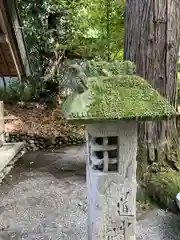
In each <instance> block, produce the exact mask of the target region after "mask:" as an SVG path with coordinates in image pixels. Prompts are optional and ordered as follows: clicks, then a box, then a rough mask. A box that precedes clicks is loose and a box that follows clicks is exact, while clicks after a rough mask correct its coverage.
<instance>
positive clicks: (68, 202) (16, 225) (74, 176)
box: [0, 147, 180, 240]
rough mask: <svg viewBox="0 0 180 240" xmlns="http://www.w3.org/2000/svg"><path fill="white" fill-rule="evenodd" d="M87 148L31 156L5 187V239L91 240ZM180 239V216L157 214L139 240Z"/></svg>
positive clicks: (1, 209)
mask: <svg viewBox="0 0 180 240" xmlns="http://www.w3.org/2000/svg"><path fill="white" fill-rule="evenodd" d="M86 194H87V193H86V183H85V159H84V148H83V147H71V148H65V149H61V150H59V152H58V151H56V152H52V153H45V152H34V153H28V154H26V155H25V156H24V157H23V159H22V160H21V161H20V162H19V163H18V165H17V166H16V167H15V168H14V169H13V171H12V172H11V174H10V175H9V176H8V177H7V178H6V179H5V182H4V184H3V185H2V186H0V228H4V233H6V234H7V233H8V235H9V236H11V237H9V238H3V237H1V235H0V240H8V239H16V240H20V239H23V240H34V239H41V240H48V239H52V240H56V239H64V240H86V239H87V236H86V218H87V202H86ZM143 239H144V240H171V239H172V240H178V239H180V217H178V216H176V215H173V214H170V213H165V212H164V211H163V210H152V211H150V212H149V213H147V215H146V216H145V218H144V219H142V220H139V221H138V223H137V240H143Z"/></svg>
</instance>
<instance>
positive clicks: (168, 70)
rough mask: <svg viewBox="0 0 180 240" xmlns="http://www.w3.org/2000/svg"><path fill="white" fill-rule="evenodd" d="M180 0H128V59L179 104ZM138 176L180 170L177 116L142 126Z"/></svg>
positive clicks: (167, 96) (140, 72)
mask: <svg viewBox="0 0 180 240" xmlns="http://www.w3.org/2000/svg"><path fill="white" fill-rule="evenodd" d="M179 29H180V1H179V0H153V1H152V0H138V1H137V0H126V28H125V30H126V33H125V43H124V58H125V59H126V60H131V61H133V62H135V63H136V66H137V75H139V76H142V77H144V78H145V79H146V80H147V81H148V82H149V83H150V84H151V85H152V86H153V87H154V88H155V89H156V90H157V91H158V92H159V93H160V94H162V95H163V96H164V97H166V98H167V99H168V100H169V102H170V103H171V104H172V105H174V106H175V107H176V84H177V73H176V64H177V60H178V51H179ZM137 160H138V171H137V174H138V177H139V178H140V179H141V180H143V181H145V180H148V179H149V177H150V176H151V173H152V172H154V171H161V170H162V169H166V168H171V169H174V170H179V169H180V158H179V142H178V135H177V130H176V119H171V120H164V121H157V122H145V123H140V126H139V151H138V157H137Z"/></svg>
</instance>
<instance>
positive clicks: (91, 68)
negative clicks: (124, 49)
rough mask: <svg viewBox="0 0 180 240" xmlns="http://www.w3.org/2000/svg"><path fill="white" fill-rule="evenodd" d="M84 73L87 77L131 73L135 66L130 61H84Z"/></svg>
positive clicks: (134, 70)
mask: <svg viewBox="0 0 180 240" xmlns="http://www.w3.org/2000/svg"><path fill="white" fill-rule="evenodd" d="M84 68H85V73H86V75H87V76H88V77H98V76H112V75H118V74H127V75H132V74H134V73H135V72H136V66H135V64H134V63H132V62H130V61H125V62H122V61H118V60H115V61H112V62H107V61H95V60H91V61H85V63H84Z"/></svg>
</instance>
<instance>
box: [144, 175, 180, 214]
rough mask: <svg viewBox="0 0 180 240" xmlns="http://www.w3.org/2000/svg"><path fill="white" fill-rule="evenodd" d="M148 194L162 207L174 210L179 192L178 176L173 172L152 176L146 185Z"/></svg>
mask: <svg viewBox="0 0 180 240" xmlns="http://www.w3.org/2000/svg"><path fill="white" fill-rule="evenodd" d="M148 192H149V194H150V195H151V196H152V197H153V199H154V200H156V201H158V202H159V203H160V204H161V205H163V206H164V207H166V208H169V209H171V210H174V209H176V204H175V199H176V195H177V194H178V193H179V192H180V174H179V173H178V172H175V171H168V172H159V173H157V174H154V175H153V176H152V178H151V181H150V183H149V185H148Z"/></svg>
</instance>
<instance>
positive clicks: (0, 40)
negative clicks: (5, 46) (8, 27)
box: [0, 33, 8, 43]
mask: <svg viewBox="0 0 180 240" xmlns="http://www.w3.org/2000/svg"><path fill="white" fill-rule="evenodd" d="M0 43H8V39H7V36H6V35H5V34H3V33H1V34H0Z"/></svg>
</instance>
